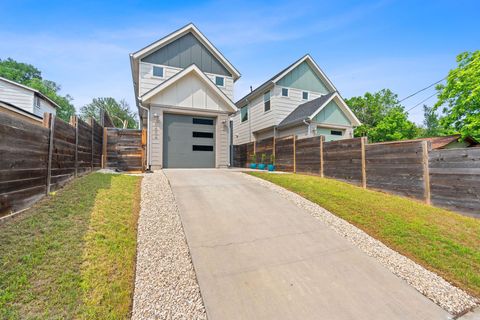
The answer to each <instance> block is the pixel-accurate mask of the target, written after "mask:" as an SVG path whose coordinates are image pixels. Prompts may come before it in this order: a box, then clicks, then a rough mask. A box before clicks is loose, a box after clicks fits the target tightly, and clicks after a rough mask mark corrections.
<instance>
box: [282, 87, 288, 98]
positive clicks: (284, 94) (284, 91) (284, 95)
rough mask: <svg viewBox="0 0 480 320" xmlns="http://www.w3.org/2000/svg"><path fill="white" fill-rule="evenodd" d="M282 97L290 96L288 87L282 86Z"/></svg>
mask: <svg viewBox="0 0 480 320" xmlns="http://www.w3.org/2000/svg"><path fill="white" fill-rule="evenodd" d="M282 97H288V88H282Z"/></svg>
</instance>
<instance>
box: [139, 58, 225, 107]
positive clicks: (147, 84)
mask: <svg viewBox="0 0 480 320" xmlns="http://www.w3.org/2000/svg"><path fill="white" fill-rule="evenodd" d="M153 66H154V64H151V63H147V62H140V79H139V92H140V96H141V95H143V94H145V93H146V92H148V91H150V90H152V89H153V88H155V87H156V86H158V85H159V84H161V83H162V82H164V81H166V80H168V79H170V78H171V77H173V76H174V75H176V74H177V73H179V72H180V71H182V70H183V69H181V68H176V67H169V66H164V65H158V66H159V67H163V78H158V77H154V76H153ZM205 75H206V76H207V77H208V78H209V79H210V80H212V82H213V83H215V77H216V76H217V75H216V74H212V73H205ZM222 77H224V78H225V87H219V88H220V90H222V91H223V92H224V93H225V94H226V95H227V97H229V98H230V99H231V100H233V78H231V77H226V76H222Z"/></svg>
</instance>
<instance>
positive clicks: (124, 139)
mask: <svg viewBox="0 0 480 320" xmlns="http://www.w3.org/2000/svg"><path fill="white" fill-rule="evenodd" d="M105 131H106V132H105V140H106V143H105V146H106V152H105V153H104V157H105V160H104V161H105V167H106V168H112V169H119V170H123V171H137V172H142V171H143V168H144V167H145V161H146V158H145V154H146V152H145V150H146V130H145V129H144V130H134V129H117V128H105Z"/></svg>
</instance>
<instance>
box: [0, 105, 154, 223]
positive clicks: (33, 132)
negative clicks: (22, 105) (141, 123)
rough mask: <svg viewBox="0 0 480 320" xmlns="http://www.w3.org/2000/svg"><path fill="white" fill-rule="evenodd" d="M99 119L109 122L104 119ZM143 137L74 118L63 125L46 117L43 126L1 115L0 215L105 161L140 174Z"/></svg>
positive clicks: (142, 167) (24, 206)
mask: <svg viewBox="0 0 480 320" xmlns="http://www.w3.org/2000/svg"><path fill="white" fill-rule="evenodd" d="M101 119H102V122H103V123H105V124H111V121H110V120H109V118H108V116H106V115H104V116H102V118H101ZM107 136H109V138H110V139H109V140H108V150H109V152H108V157H107V151H106V150H107V145H106V142H107V138H106V137H107ZM145 138H146V136H145V131H143V132H142V131H141V130H130V129H116V128H104V127H103V126H101V125H100V124H98V123H97V122H96V121H95V120H93V119H90V120H89V121H88V122H85V121H83V120H81V119H80V118H78V117H76V116H75V117H72V118H71V119H70V122H68V123H67V122H65V121H63V120H61V119H60V118H58V117H55V116H52V115H51V114H48V113H47V114H45V115H44V119H43V125H42V124H41V123H40V122H39V123H38V124H34V123H31V122H28V121H25V120H22V119H20V118H17V117H15V116H12V115H9V114H7V113H2V112H0V217H1V216H3V215H5V214H8V213H9V212H16V211H19V210H21V209H24V208H26V207H29V206H30V205H32V204H33V203H34V202H36V201H37V200H39V199H40V198H42V197H43V196H44V195H46V194H48V193H49V192H51V191H55V190H57V189H59V188H61V187H62V186H63V185H65V184H66V183H67V182H68V181H70V180H71V179H73V178H75V177H78V176H81V175H84V174H86V173H89V172H92V171H94V170H97V169H100V168H102V167H107V161H108V167H109V168H113V169H117V168H119V169H121V170H126V171H143V169H144V168H145V161H146V159H145V145H146V139H145ZM104 139H105V140H104ZM104 142H105V143H104Z"/></svg>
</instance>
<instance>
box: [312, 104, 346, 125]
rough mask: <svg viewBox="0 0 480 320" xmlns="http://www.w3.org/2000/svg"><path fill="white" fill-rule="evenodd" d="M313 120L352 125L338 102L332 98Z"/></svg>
mask: <svg viewBox="0 0 480 320" xmlns="http://www.w3.org/2000/svg"><path fill="white" fill-rule="evenodd" d="M313 121H315V122H318V123H322V122H323V123H328V124H339V125H343V126H350V125H351V123H350V120H348V118H347V116H346V115H345V114H344V113H343V111H342V110H341V109H340V107H339V106H338V105H337V103H336V102H335V101H334V100H332V101H330V102H329V103H328V104H327V105H326V106H325V108H323V109H322V111H320V112H319V113H318V114H317V115H316V116H315V117H314V118H313Z"/></svg>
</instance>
